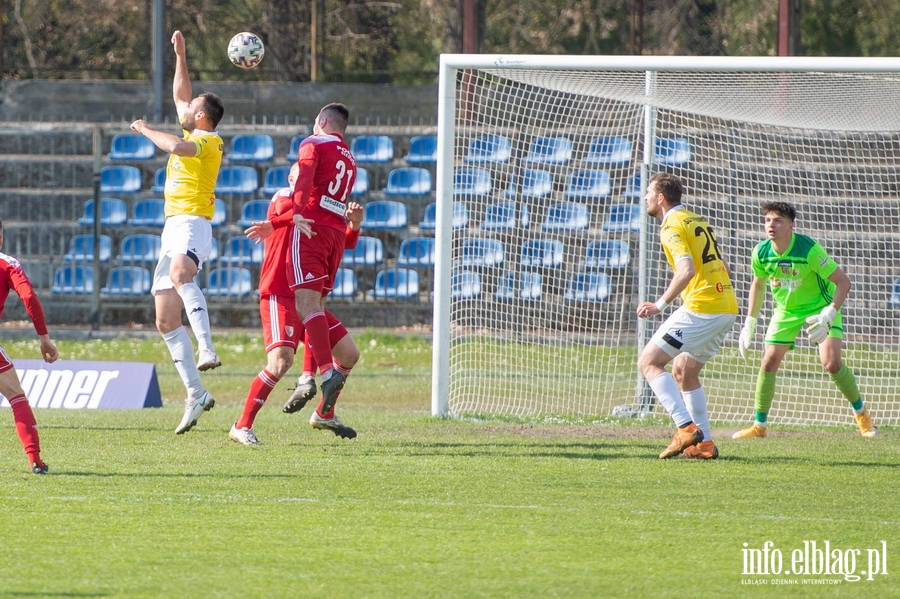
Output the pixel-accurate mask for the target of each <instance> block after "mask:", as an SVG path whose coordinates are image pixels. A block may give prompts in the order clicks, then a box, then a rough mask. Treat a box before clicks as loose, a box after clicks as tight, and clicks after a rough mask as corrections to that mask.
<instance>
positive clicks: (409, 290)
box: [368, 268, 419, 299]
mask: <svg viewBox="0 0 900 599" xmlns="http://www.w3.org/2000/svg"><path fill="white" fill-rule="evenodd" d="M368 295H369V297H371V298H375V299H407V298H413V297H417V296H418V295H419V273H417V272H416V271H414V270H409V269H406V268H390V269H387V270H382V271H380V272H379V273H378V274H377V275H375V288H374V289H372V290H370V291H369V293H368Z"/></svg>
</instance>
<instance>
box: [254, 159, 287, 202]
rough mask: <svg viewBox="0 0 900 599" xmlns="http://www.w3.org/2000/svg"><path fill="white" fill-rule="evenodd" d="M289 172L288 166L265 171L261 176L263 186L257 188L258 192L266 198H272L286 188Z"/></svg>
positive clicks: (274, 167)
mask: <svg viewBox="0 0 900 599" xmlns="http://www.w3.org/2000/svg"><path fill="white" fill-rule="evenodd" d="M290 172H291V167H289V166H273V167H270V168H269V169H267V170H266V174H265V176H263V186H262V187H260V188H259V192H260V193H261V194H263V195H264V196H267V197H272V196H273V195H275V193H276V192H277V191H278V190H279V189H282V188H285V187H287V186H288V174H289V173H290Z"/></svg>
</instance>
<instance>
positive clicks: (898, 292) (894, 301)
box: [887, 279, 900, 308]
mask: <svg viewBox="0 0 900 599" xmlns="http://www.w3.org/2000/svg"><path fill="white" fill-rule="evenodd" d="M887 303H888V306H890V307H891V308H900V279H894V282H893V284H892V285H891V295H890V297H888V301H887Z"/></svg>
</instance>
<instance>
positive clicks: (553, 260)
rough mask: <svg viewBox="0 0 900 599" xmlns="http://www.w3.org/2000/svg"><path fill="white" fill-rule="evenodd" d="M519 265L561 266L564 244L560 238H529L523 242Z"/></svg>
mask: <svg viewBox="0 0 900 599" xmlns="http://www.w3.org/2000/svg"><path fill="white" fill-rule="evenodd" d="M519 265H520V266H521V267H522V268H523V269H531V268H561V267H562V265H563V244H562V241H560V240H559V239H529V240H527V241H525V242H524V243H522V253H521V255H520V258H519Z"/></svg>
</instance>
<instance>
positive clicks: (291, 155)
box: [284, 135, 306, 163]
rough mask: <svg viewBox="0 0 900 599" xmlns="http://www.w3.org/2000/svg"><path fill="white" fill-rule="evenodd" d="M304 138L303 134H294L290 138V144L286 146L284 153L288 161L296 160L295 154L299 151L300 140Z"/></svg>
mask: <svg viewBox="0 0 900 599" xmlns="http://www.w3.org/2000/svg"><path fill="white" fill-rule="evenodd" d="M304 139H306V136H305V135H295V136H294V137H292V138H291V146H290V148H288V151H287V154H285V155H284V159H285V160H287V161H288V162H291V163H293V162H297V156H298V154H299V152H300V142H301V141H303V140H304Z"/></svg>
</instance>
